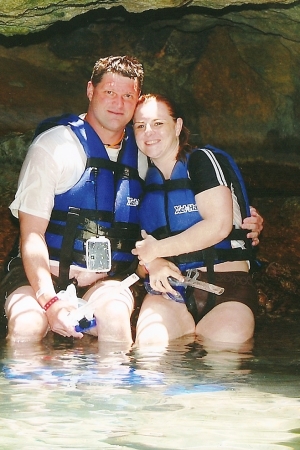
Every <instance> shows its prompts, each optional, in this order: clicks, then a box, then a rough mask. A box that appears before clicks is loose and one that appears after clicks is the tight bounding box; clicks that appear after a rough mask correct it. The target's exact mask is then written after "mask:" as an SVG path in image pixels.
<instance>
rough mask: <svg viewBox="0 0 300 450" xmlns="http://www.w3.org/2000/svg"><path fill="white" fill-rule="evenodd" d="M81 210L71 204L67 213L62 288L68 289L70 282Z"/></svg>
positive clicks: (59, 277)
mask: <svg viewBox="0 0 300 450" xmlns="http://www.w3.org/2000/svg"><path fill="white" fill-rule="evenodd" d="M79 212H80V209H79V208H74V207H72V206H71V207H70V208H69V211H68V215H67V221H66V227H65V233H64V235H63V240H62V245H61V252H60V262H59V276H58V284H59V287H60V289H66V288H67V286H68V284H69V282H70V265H71V263H72V251H73V243H74V240H75V235H76V230H77V225H78V223H79Z"/></svg>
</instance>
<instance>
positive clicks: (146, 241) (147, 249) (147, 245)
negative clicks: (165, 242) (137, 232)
mask: <svg viewBox="0 0 300 450" xmlns="http://www.w3.org/2000/svg"><path fill="white" fill-rule="evenodd" d="M141 235H142V238H143V241H137V242H136V244H135V248H134V249H133V250H132V251H131V253H132V254H133V255H136V256H137V257H138V259H139V260H140V264H142V265H145V264H148V263H150V262H151V261H153V260H154V259H155V258H157V252H156V243H157V240H156V239H155V238H154V237H153V236H151V234H147V233H146V231H145V230H142V231H141Z"/></svg>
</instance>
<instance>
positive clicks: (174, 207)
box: [140, 146, 253, 271]
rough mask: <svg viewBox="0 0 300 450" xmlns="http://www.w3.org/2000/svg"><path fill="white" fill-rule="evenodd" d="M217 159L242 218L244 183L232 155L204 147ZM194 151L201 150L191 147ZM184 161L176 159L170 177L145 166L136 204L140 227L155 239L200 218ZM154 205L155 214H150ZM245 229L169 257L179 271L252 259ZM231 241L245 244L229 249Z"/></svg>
mask: <svg viewBox="0 0 300 450" xmlns="http://www.w3.org/2000/svg"><path fill="white" fill-rule="evenodd" d="M205 148H206V149H208V150H211V151H212V152H213V153H214V155H215V157H216V159H217V160H218V162H219V164H220V166H221V168H223V170H226V174H228V176H229V180H227V181H228V182H229V183H231V184H232V186H233V189H234V193H235V195H236V197H237V200H238V204H239V207H240V210H241V216H242V220H243V219H244V218H245V217H248V216H250V208H249V201H248V196H247V192H246V188H245V184H244V181H243V178H242V175H241V172H240V170H239V168H238V166H237V165H236V163H235V161H234V160H233V158H232V157H231V156H230V155H228V154H227V153H226V152H224V151H223V150H220V149H217V148H214V147H211V146H206V147H205ZM194 151H202V150H201V149H195V150H194ZM188 160H189V155H187V160H186V161H185V162H183V161H177V163H176V164H175V167H174V169H173V171H172V174H171V178H170V179H169V180H165V179H164V177H163V175H162V173H161V172H160V171H159V169H158V168H157V167H155V166H154V165H152V166H151V167H150V168H149V169H148V173H147V176H146V180H145V189H144V195H143V198H142V200H141V203H140V221H141V228H142V229H144V230H146V231H147V233H149V234H152V235H153V236H154V237H155V238H156V239H164V238H166V237H169V236H174V235H176V234H179V233H180V232H182V231H184V230H186V229H187V228H190V227H191V226H192V225H194V224H195V223H197V222H199V221H201V220H203V219H202V217H201V215H200V213H199V211H198V208H197V205H196V200H195V195H194V193H193V191H192V188H191V180H190V178H189V175H188ZM154 208H155V213H151V212H152V211H153V210H154ZM246 235H247V231H246V230H242V229H236V228H235V227H233V229H232V231H231V233H230V234H229V236H228V237H227V238H226V239H224V240H223V241H221V242H220V243H218V244H216V245H214V246H213V247H210V248H208V249H205V250H201V251H195V252H191V253H185V254H182V255H179V256H175V257H172V258H170V259H171V260H172V261H173V262H174V263H175V264H176V265H177V266H178V267H179V268H180V270H181V271H185V270H188V269H192V268H196V267H202V266H207V267H208V266H210V267H213V265H214V264H219V263H221V262H224V261H244V260H249V259H250V260H251V259H253V255H252V241H251V240H250V239H248V238H247V237H246ZM232 240H239V241H240V240H241V241H243V242H244V243H245V245H244V246H243V247H242V248H240V247H239V248H232V245H231V241H232Z"/></svg>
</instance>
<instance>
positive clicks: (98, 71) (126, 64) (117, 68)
mask: <svg viewBox="0 0 300 450" xmlns="http://www.w3.org/2000/svg"><path fill="white" fill-rule="evenodd" d="M108 72H112V73H117V74H119V75H122V76H123V77H127V78H132V79H135V78H136V79H137V82H138V87H139V90H140V91H141V90H142V86H143V81H144V69H143V66H142V64H141V63H140V62H139V61H138V60H137V59H136V58H134V57H132V56H126V55H125V56H107V57H106V58H100V59H98V61H96V63H95V65H94V68H93V72H92V75H91V82H92V84H93V86H94V87H95V86H97V84H99V83H100V81H101V80H102V78H103V75H104V74H105V73H108Z"/></svg>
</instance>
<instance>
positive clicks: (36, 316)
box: [5, 286, 48, 342]
mask: <svg viewBox="0 0 300 450" xmlns="http://www.w3.org/2000/svg"><path fill="white" fill-rule="evenodd" d="M5 313H6V316H7V319H8V335H7V339H8V340H10V341H12V342H21V341H23V342H26V341H27V342H38V341H41V340H42V339H43V337H44V336H45V335H46V334H47V331H48V320H47V316H46V314H45V312H44V311H43V309H42V308H41V307H40V305H39V304H38V302H37V301H36V298H35V295H34V292H33V289H32V288H31V287H30V286H22V287H19V288H18V289H16V290H15V291H14V292H12V293H11V294H10V295H9V296H8V297H7V299H6V301H5Z"/></svg>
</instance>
